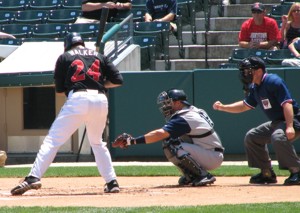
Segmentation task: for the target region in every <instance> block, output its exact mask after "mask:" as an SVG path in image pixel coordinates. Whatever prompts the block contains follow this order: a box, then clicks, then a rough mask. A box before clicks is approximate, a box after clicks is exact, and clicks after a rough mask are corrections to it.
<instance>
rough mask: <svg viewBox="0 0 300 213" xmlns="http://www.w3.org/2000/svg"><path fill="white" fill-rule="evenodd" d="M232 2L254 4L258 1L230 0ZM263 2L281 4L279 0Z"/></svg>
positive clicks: (263, 0)
mask: <svg viewBox="0 0 300 213" xmlns="http://www.w3.org/2000/svg"><path fill="white" fill-rule="evenodd" d="M229 2H230V4H253V3H254V2H256V1H253V0H229ZM259 2H261V3H263V4H279V3H280V1H279V0H261V1H259Z"/></svg>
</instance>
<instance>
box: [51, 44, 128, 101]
mask: <svg viewBox="0 0 300 213" xmlns="http://www.w3.org/2000/svg"><path fill="white" fill-rule="evenodd" d="M54 79H55V89H56V92H59V93H60V92H65V94H66V95H67V94H68V93H69V91H71V90H78V89H94V90H98V91H102V92H103V93H104V92H105V91H106V89H105V88H104V81H105V80H109V81H111V82H112V83H114V84H122V82H123V78H122V75H121V74H120V73H119V70H118V69H117V68H116V67H115V66H114V65H113V64H112V63H111V62H110V61H109V60H108V58H107V57H106V56H103V55H101V54H99V53H98V52H96V51H94V50H91V49H88V48H79V47H77V48H73V49H71V50H69V51H67V52H65V53H63V54H61V55H60V56H59V57H58V59H57V61H56V65H55V71H54Z"/></svg>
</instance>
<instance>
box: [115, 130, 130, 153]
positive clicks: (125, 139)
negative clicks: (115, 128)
mask: <svg viewBox="0 0 300 213" xmlns="http://www.w3.org/2000/svg"><path fill="white" fill-rule="evenodd" d="M132 139H133V138H132V136H131V135H129V134H127V133H123V134H122V135H119V136H118V137H117V138H116V139H115V140H114V142H113V143H112V147H113V148H118V147H120V148H121V149H126V148H127V147H128V146H130V145H131V140H132Z"/></svg>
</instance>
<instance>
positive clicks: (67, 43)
mask: <svg viewBox="0 0 300 213" xmlns="http://www.w3.org/2000/svg"><path fill="white" fill-rule="evenodd" d="M79 44H80V45H83V46H85V45H84V41H83V39H82V37H81V35H80V34H79V33H69V34H68V35H66V37H65V40H64V47H65V52H66V51H68V50H70V49H71V48H72V47H73V46H74V45H79Z"/></svg>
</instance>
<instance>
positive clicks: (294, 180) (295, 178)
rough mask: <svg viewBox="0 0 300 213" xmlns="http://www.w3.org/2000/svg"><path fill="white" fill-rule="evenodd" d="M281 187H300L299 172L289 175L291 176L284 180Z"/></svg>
mask: <svg viewBox="0 0 300 213" xmlns="http://www.w3.org/2000/svg"><path fill="white" fill-rule="evenodd" d="M283 185H300V172H297V173H291V175H290V176H289V177H288V178H287V179H285V181H284V183H283Z"/></svg>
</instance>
